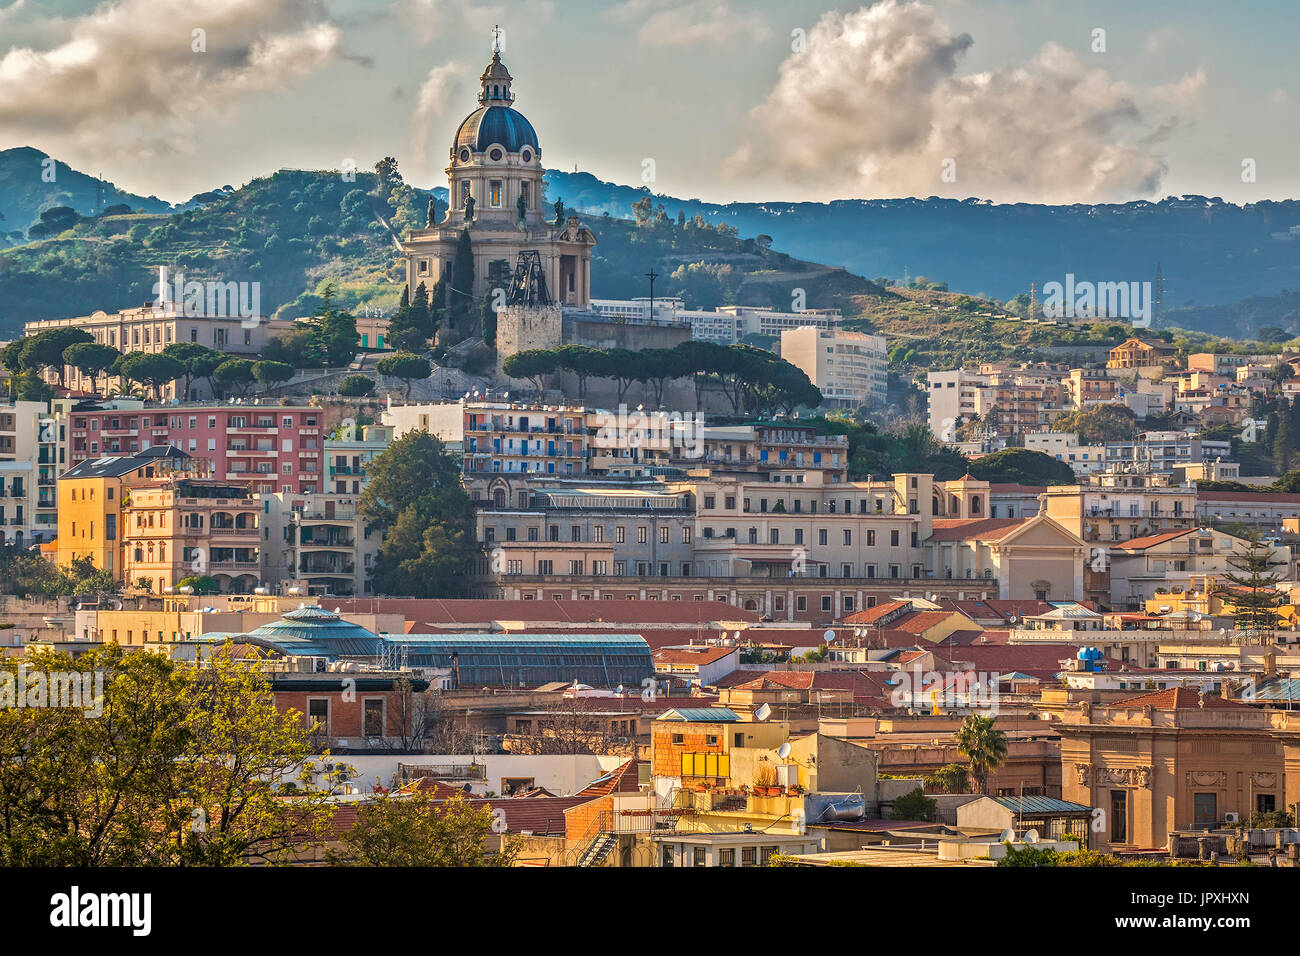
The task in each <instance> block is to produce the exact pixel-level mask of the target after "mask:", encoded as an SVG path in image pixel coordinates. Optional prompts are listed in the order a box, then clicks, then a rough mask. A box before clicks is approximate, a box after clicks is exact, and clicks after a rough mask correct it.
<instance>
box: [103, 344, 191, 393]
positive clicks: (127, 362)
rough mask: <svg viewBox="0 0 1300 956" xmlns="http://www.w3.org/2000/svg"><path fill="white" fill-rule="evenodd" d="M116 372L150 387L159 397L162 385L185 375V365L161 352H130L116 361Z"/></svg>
mask: <svg viewBox="0 0 1300 956" xmlns="http://www.w3.org/2000/svg"><path fill="white" fill-rule="evenodd" d="M117 374H118V375H120V376H122V377H123V378H125V379H129V380H130V381H132V382H139V383H140V384H141V385H145V386H147V387H149V388H152V389H153V391H154V397H155V398H159V397H161V394H162V389H163V387H164V386H166V385H170V384H171V383H172V382H174V381H176V380H177V379H178V378H181V377H182V376H184V375H185V366H184V364H183V363H181V362H180V361H179V360H177V359H174V358H172V357H171V356H170V355H164V354H163V353H162V352H131V353H129V354H127V355H124V356H123V357H122V359H121V361H119V362H118V363H117Z"/></svg>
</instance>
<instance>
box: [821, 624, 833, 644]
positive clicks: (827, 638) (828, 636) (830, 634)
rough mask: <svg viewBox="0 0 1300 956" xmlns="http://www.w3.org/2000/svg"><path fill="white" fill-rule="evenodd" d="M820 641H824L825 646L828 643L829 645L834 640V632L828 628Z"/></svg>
mask: <svg viewBox="0 0 1300 956" xmlns="http://www.w3.org/2000/svg"><path fill="white" fill-rule="evenodd" d="M822 640H823V641H825V642H826V643H827V644H829V643H831V642H832V641H834V640H835V631H834V630H833V629H832V628H829V627H828V628H826V630H825V631H823V632H822Z"/></svg>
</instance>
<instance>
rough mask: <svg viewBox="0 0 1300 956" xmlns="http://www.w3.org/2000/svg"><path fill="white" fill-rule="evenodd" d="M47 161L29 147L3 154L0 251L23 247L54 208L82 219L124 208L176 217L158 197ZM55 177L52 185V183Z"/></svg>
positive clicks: (0, 167)
mask: <svg viewBox="0 0 1300 956" xmlns="http://www.w3.org/2000/svg"><path fill="white" fill-rule="evenodd" d="M47 158H48V156H47V155H46V154H45V153H43V152H41V151H40V150H39V149H33V148H32V147H30V146H20V147H18V148H16V149H4V150H0V248H2V247H3V246H6V245H11V244H15V243H18V242H22V239H23V237H22V235H21V233H24V232H25V231H26V229H27V227H28V226H30V225H31V224H32V223H34V222H35V221H36V220H37V218H38V217H39V216H40V214H41V212H42V210H45V209H48V208H50V207H51V206H71V207H72V208H73V209H75V210H76V211H77V212H79V213H81V214H82V215H83V216H90V215H94V213H96V212H98V211H99V210H102V209H107V208H108V207H109V206H113V205H117V204H120V203H126V204H127V205H129V206H130V207H131V208H132V209H137V210H140V211H142V212H156V213H165V212H171V211H172V206H171V203H168V202H164V201H163V200H161V199H159V198H158V197H156V196H137V195H135V194H134V193H128V192H123V191H122V190H120V189H118V188H117V187H116V186H114V185H113V184H112V183H110V182H107V181H106V180H101V179H98V178H96V177H94V176H88V175H86V174H85V173H81V172H78V171H77V170H75V169H73V168H72V167H71V166H69V165H68V164H67V163H61V162H58V161H57V160H56V161H55V162H54V163H53V164H52V165H49V164H44V165H43V161H44V160H45V159H47ZM51 173H52V175H53V182H47V181H46V180H47V179H49V177H50V175H51ZM96 202H98V203H99V205H98V207H96ZM15 233H18V234H19V235H14V234H15Z"/></svg>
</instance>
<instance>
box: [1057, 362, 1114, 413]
mask: <svg viewBox="0 0 1300 956" xmlns="http://www.w3.org/2000/svg"><path fill="white" fill-rule="evenodd" d="M1065 387H1066V391H1067V393H1068V394H1069V400H1070V405H1071V406H1072V407H1074V408H1075V409H1083V408H1092V406H1094V405H1106V404H1109V403H1111V402H1113V401H1115V396H1116V393H1117V392H1118V390H1119V383H1118V382H1117V381H1116V380H1115V379H1114V378H1112V377H1111V376H1110V375H1108V374H1107V373H1106V370H1105V369H1099V368H1073V369H1070V374H1069V375H1068V376H1067V377H1066V378H1065Z"/></svg>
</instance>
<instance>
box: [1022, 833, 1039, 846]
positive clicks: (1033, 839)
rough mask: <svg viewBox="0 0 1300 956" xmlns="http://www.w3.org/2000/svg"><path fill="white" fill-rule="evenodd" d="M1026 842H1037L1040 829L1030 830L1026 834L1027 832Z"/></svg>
mask: <svg viewBox="0 0 1300 956" xmlns="http://www.w3.org/2000/svg"><path fill="white" fill-rule="evenodd" d="M1025 842H1026V843H1037V842H1038V831H1037V830H1030V831H1029V832H1028V833H1026V834H1025Z"/></svg>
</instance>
